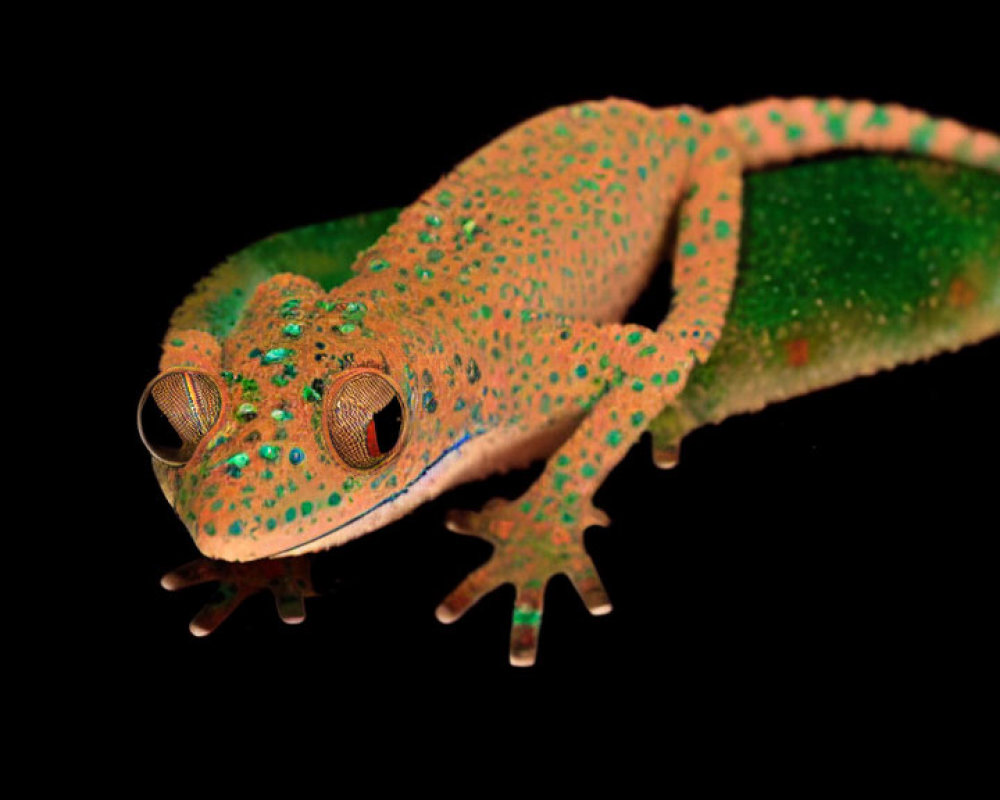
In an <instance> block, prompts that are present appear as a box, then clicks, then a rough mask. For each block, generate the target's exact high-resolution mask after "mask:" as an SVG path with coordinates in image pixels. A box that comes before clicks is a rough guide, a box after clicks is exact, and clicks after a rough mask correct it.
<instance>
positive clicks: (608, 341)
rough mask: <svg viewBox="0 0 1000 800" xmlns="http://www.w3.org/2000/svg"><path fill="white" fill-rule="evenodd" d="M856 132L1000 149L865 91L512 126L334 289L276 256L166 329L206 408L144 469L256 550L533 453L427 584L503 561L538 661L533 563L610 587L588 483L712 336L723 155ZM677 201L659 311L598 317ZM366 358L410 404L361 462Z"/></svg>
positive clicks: (722, 220) (636, 108) (217, 538)
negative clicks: (652, 323)
mask: <svg viewBox="0 0 1000 800" xmlns="http://www.w3.org/2000/svg"><path fill="white" fill-rule="evenodd" d="M857 147H861V148H867V149H891V150H896V149H909V150H911V151H915V152H920V153H924V154H928V155H933V156H938V157H943V158H951V159H954V160H958V161H961V162H963V163H969V164H974V165H978V166H983V167H986V168H990V169H993V170H1000V161H998V159H1000V142H998V140H997V138H996V137H995V136H992V135H991V134H986V133H981V132H974V131H971V130H968V129H967V128H965V127H964V126H961V125H960V124H959V123H955V122H952V121H948V120H945V121H936V120H930V119H929V118H928V117H926V115H923V114H921V113H920V112H914V111H910V110H907V109H903V108H901V107H897V106H886V107H877V106H874V105H873V104H870V103H864V102H860V103H845V102H844V101H840V100H829V101H816V100H808V99H800V100H793V101H784V100H767V101H762V102H760V103H755V104H752V105H750V106H747V107H744V108H729V109H723V110H721V111H718V112H715V113H714V114H706V113H704V112H701V111H699V110H697V109H693V108H688V107H680V108H666V109H656V110H654V109H650V108H647V107H645V106H642V105H639V104H637V103H633V102H631V101H626V100H618V99H609V100H606V101H603V102H600V103H591V104H586V105H575V106H568V107H561V108H556V109H553V110H551V111H549V112H546V113H545V114H542V115H540V116H538V117H535V118H533V119H531V120H529V121H527V122H525V123H523V124H521V125H518V126H517V127H515V128H513V129H511V130H510V131H508V132H507V133H505V134H504V135H502V136H501V137H499V138H498V139H496V140H494V141H493V142H491V143H490V144H488V145H486V146H485V147H484V148H482V149H481V150H480V151H478V152H477V153H475V154H473V155H472V156H471V157H469V158H468V159H466V160H465V161H464V162H462V163H461V164H459V165H458V167H456V169H455V170H454V171H453V172H452V173H450V174H449V175H448V176H446V177H445V178H443V179H442V180H441V181H440V182H439V183H438V184H437V185H436V186H434V187H433V188H431V189H430V190H429V191H428V192H426V193H425V194H424V195H423V196H422V197H421V198H419V199H418V200H417V201H416V202H415V203H414V204H413V205H411V206H410V207H409V208H407V209H406V210H405V211H404V212H403V213H402V214H401V216H400V217H399V220H398V221H397V222H396V223H395V224H394V225H393V226H392V227H391V228H390V229H389V230H388V231H387V232H386V234H385V235H384V236H383V237H382V238H381V239H380V240H379V241H378V242H376V243H375V245H374V246H373V247H372V248H370V249H369V250H368V251H367V252H365V253H362V254H361V255H360V256H359V258H358V260H357V262H356V264H355V270H356V272H357V275H356V277H355V278H353V279H351V280H349V281H348V282H346V283H344V284H342V285H340V286H338V287H336V288H335V289H334V290H333V291H332V292H329V293H327V292H325V291H324V290H323V289H322V288H321V287H320V286H318V285H317V284H315V283H314V282H312V281H311V280H308V279H306V278H304V277H302V276H297V275H291V274H285V275H279V276H276V277H274V278H272V279H270V280H267V281H265V282H264V283H261V284H260V285H259V286H258V287H257V290H256V294H255V295H254V297H253V299H252V301H251V302H250V304H249V306H248V307H247V308H246V310H245V311H244V313H243V316H242V318H241V319H240V321H239V323H238V324H237V325H236V327H235V328H234V329H233V331H232V332H231V334H230V335H229V336H228V337H227V338H226V339H225V341H221V342H218V341H215V340H214V339H213V338H212V337H211V336H209V335H208V334H206V333H204V332H200V331H190V330H171V331H170V332H168V334H167V337H166V343H165V345H164V355H163V359H162V361H161V365H160V366H161V371H170V370H192V369H193V370H196V371H200V372H204V373H205V374H207V375H208V376H210V377H212V379H213V380H215V381H216V382H217V384H218V387H219V394H220V398H221V404H222V408H221V411H220V412H219V415H218V419H217V421H215V422H214V425H213V427H212V428H211V430H209V431H208V432H207V433H206V435H205V436H204V438H203V439H202V440H201V441H200V442H199V443H198V446H197V448H196V449H195V451H194V453H193V455H192V456H191V457H190V459H189V460H188V461H187V462H186V463H185V464H183V465H182V466H165V465H163V464H157V472H158V475H159V477H160V480H161V485H162V486H163V487H164V491H165V493H166V494H167V496H168V498H170V499H171V500H172V501H173V502H174V504H175V507H176V510H177V511H178V514H179V515H180V516H181V519H182V520H184V522H185V524H186V525H187V526H188V528H189V530H190V532H191V534H192V536H193V538H194V540H195V542H196V544H197V545H198V547H199V549H200V550H201V551H202V553H204V554H205V555H206V556H209V557H211V558H215V559H223V560H226V561H253V560H255V559H262V558H269V557H279V556H290V555H297V554H301V553H306V552H311V551H315V550H321V549H325V548H328V547H330V546H333V545H336V544H339V543H341V542H344V541H346V540H348V539H350V538H354V537H356V536H359V535H362V534H364V533H367V532H369V531H372V530H376V529H377V528H380V527H382V526H383V525H385V524H387V523H388V522H390V521H392V520H394V519H396V518H398V517H400V516H402V515H403V514H405V513H406V512H407V511H408V510H410V509H411V508H413V507H415V506H416V505H419V504H422V503H423V502H426V501H427V500H429V499H431V498H433V497H435V496H437V495H438V494H439V493H441V492H442V491H444V490H445V489H447V488H450V487H451V486H454V485H455V484H457V483H460V482H463V481H467V480H471V479H474V478H477V477H481V476H483V475H486V474H489V473H490V472H494V471H497V470H499V469H503V468H505V467H508V466H511V465H513V464H520V463H525V462H526V461H527V460H529V459H530V458H531V457H532V456H539V455H548V456H549V459H548V461H547V464H546V468H545V470H544V472H543V473H542V475H541V476H540V477H539V479H538V481H537V482H536V483H535V484H534V485H533V486H532V487H531V488H530V489H529V490H528V491H527V492H526V493H525V495H523V496H522V497H520V498H518V499H517V500H515V501H494V502H493V503H491V504H488V506H487V507H486V508H485V509H484V510H483V511H482V512H480V513H478V514H473V513H468V512H465V513H457V514H453V515H452V516H451V517H450V518H449V527H450V528H452V529H453V530H456V531H458V532H463V533H471V534H474V535H477V536H481V537H483V538H486V539H487V540H489V541H491V542H492V543H493V544H494V545H495V548H496V549H495V552H494V554H493V556H492V558H491V559H490V561H489V562H488V563H487V564H486V565H484V566H483V567H481V568H480V569H479V570H477V571H475V572H474V573H473V574H472V575H470V576H469V577H468V578H467V579H466V580H465V581H463V583H462V584H461V585H460V586H459V587H458V588H457V589H456V590H455V591H454V592H452V593H451V594H450V595H449V596H448V597H447V598H446V599H445V601H444V602H443V603H442V605H441V606H440V608H439V609H438V617H439V619H441V620H442V621H446V622H447V621H451V620H453V619H456V618H457V617H459V616H460V615H461V614H462V613H464V611H465V610H466V609H467V608H469V607H470V606H471V605H472V604H473V603H475V602H476V601H477V600H478V599H479V598H480V597H481V596H482V595H483V594H485V593H487V592H489V591H492V589H494V588H496V587H497V586H499V585H501V584H503V583H507V582H512V583H514V584H515V586H516V587H517V599H516V604H515V610H514V624H513V628H512V633H511V661H512V663H514V664H530V663H533V662H534V660H535V657H536V651H537V644H538V632H539V629H540V625H541V614H542V600H543V595H544V591H545V586H546V583H547V581H548V579H549V578H550V577H551V576H553V575H555V574H559V573H564V574H567V575H568V576H569V577H570V579H571V581H572V582H573V583H574V585H575V586H576V587H577V589H578V590H579V592H580V595H581V597H582V598H583V600H584V602H585V604H586V605H587V607H588V608H589V609H590V610H591V611H592V612H593V613H595V614H599V613H606V612H607V611H609V610H610V608H611V606H610V602H609V601H608V598H607V594H606V593H605V591H604V588H603V586H602V585H601V582H600V579H599V578H598V576H597V573H596V571H595V570H594V567H593V564H592V563H591V561H590V558H589V556H588V555H587V553H586V551H585V549H584V546H583V533H584V531H585V530H586V528H587V527H589V526H590V525H595V524H606V523H607V519H606V517H605V516H604V514H603V512H601V511H599V510H598V509H596V508H594V507H593V505H592V503H591V498H592V497H593V495H594V492H595V491H596V490H597V489H598V487H599V486H600V485H601V483H602V482H603V480H604V478H605V477H606V476H607V474H608V473H609V472H610V471H611V470H612V469H613V468H614V466H615V465H616V464H617V463H618V462H619V461H620V460H621V458H622V457H623V456H624V455H625V454H626V452H627V451H628V449H629V447H630V446H631V445H632V444H633V443H634V442H635V441H636V440H637V439H638V437H639V436H640V435H641V434H642V433H643V432H644V431H645V429H646V426H647V424H648V422H649V421H650V420H652V419H653V418H654V417H656V415H657V414H659V413H660V412H661V411H662V410H663V409H664V408H665V407H667V406H669V405H670V404H671V403H673V401H674V400H675V398H676V397H677V396H678V394H679V393H680V391H681V390H682V389H683V387H684V385H685V380H686V377H687V375H688V373H689V372H690V370H691V368H692V367H693V366H694V365H695V364H696V363H697V362H699V361H704V360H705V359H707V358H708V357H709V355H710V353H711V350H712V346H713V344H714V342H715V341H716V340H717V339H718V338H719V336H720V335H721V332H722V329H723V326H724V324H725V315H726V309H727V307H728V304H729V299H730V295H731V292H732V286H733V281H734V279H735V275H736V266H737V261H738V255H739V230H740V219H741V213H742V210H741V175H742V172H743V171H744V169H746V168H747V167H749V166H752V167H758V166H762V165H766V164H770V163H775V162H780V161H786V160H789V159H791V158H795V157H798V156H803V155H811V154H815V153H819V152H823V151H827V150H831V149H839V148H857ZM674 214H677V215H678V235H677V243H676V251H675V253H674V265H675V266H674V288H675V297H674V299H673V303H672V306H671V310H670V313H669V315H668V316H667V318H666V319H665V320H664V321H663V323H662V324H661V325H660V326H659V327H658V328H657V329H656V330H651V329H647V328H643V327H640V326H637V325H623V324H617V322H618V321H619V320H621V319H622V318H623V316H624V314H625V313H626V311H627V309H628V308H629V306H630V305H631V304H632V303H633V302H634V300H635V299H636V298H637V297H638V295H639V294H640V293H641V292H642V290H643V288H644V286H645V285H646V283H647V281H648V280H649V278H650V276H651V274H652V272H653V270H654V269H655V268H656V265H657V263H658V261H659V260H660V258H661V257H662V255H663V249H664V247H665V245H666V241H665V240H666V235H667V231H668V223H669V222H670V220H671V218H672V217H673V216H674ZM798 356H801V354H798ZM791 357H797V356H796V353H792V354H791ZM362 369H363V370H369V371H372V372H374V373H375V374H378V375H384V376H385V379H386V380H387V381H388V383H389V384H391V385H392V386H393V387H394V390H395V391H397V392H398V396H399V400H400V403H401V406H402V409H403V415H402V425H401V429H400V431H399V437H398V442H397V443H396V444H395V445H394V447H392V448H391V450H389V451H388V457H387V458H385V460H383V461H380V462H379V463H377V464H376V465H374V466H371V467H366V468H363V469H359V468H357V467H352V466H351V465H350V464H348V463H346V462H345V460H344V458H342V457H341V456H340V455H339V454H338V451H337V450H336V448H335V446H334V444H335V443H334V438H335V437H336V436H337V435H338V433H337V429H336V427H335V426H334V428H333V429H332V430H333V432H332V433H331V425H332V423H331V419H333V414H334V410H333V405H334V404H335V402H336V399H335V398H336V397H338V396H339V395H338V394H337V392H338V387H340V386H342V385H344V384H343V382H344V381H346V380H347V379H348V378H350V377H351V376H352V375H355V374H357V373H358V370H362ZM223 374H225V378H222V377H220V375H223ZM375 411H377V409H373V410H372V413H374V412H375ZM368 435H369V445H370V447H376V445H377V443H376V442H375V440H374V439H372V438H371V436H372V433H371V431H368ZM227 574H228V576H229V578H230V579H231V580H232V579H233V578H232V571H230V572H229V573H227ZM253 574H254V573H253V568H252V567H249V568H248V569H247V575H248V576H251V575H253ZM168 577H169V576H168ZM248 580H249V578H248ZM169 582H171V583H175V584H176V583H178V582H179V580H178V579H177V578H176V577H175V578H174V580H172V581H169ZM259 583H260V582H259V580H258V584H259ZM236 602H237V603H238V600H237V601H236ZM233 607H235V604H231V605H230V607H228V610H227V612H226V613H228V611H231V610H232V608H233ZM222 616H223V617H224V614H223V615H222ZM293 616H294V615H293ZM298 618H299V619H300V618H301V617H298ZM218 621H221V619H219V620H218ZM215 624H218V623H217V622H216V623H215ZM202 627H204V626H202ZM206 632H207V631H206Z"/></svg>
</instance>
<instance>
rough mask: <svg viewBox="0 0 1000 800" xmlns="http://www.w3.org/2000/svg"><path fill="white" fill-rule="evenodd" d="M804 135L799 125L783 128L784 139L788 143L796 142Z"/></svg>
mask: <svg viewBox="0 0 1000 800" xmlns="http://www.w3.org/2000/svg"><path fill="white" fill-rule="evenodd" d="M803 133H805V130H803V128H802V126H801V125H789V126H788V127H787V128H785V138H786V139H787V140H788V141H790V142H797V141H798V140H799V139H801V138H802V134H803Z"/></svg>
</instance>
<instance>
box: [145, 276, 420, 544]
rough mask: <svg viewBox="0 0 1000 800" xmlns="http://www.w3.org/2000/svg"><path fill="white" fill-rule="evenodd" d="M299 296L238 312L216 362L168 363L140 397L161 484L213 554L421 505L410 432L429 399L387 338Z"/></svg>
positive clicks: (303, 540)
mask: <svg viewBox="0 0 1000 800" xmlns="http://www.w3.org/2000/svg"><path fill="white" fill-rule="evenodd" d="M258 293H259V292H258ZM282 297H284V300H285V301H287V299H288V298H287V297H286V296H284V295H282ZM323 297H325V295H323ZM303 305H304V303H299V304H297V305H293V306H291V308H294V309H296V310H297V312H298V313H297V314H296V315H295V316H294V317H292V318H291V319H292V320H293V321H289V319H290V318H289V316H288V315H287V310H288V308H289V306H287V304H286V303H284V302H283V303H281V304H278V306H277V308H278V309H280V308H285V309H286V315H285V316H282V315H281V313H280V312H279V313H277V314H276V315H275V314H269V315H266V316H265V317H264V318H263V319H262V318H260V317H257V316H250V317H248V316H247V315H244V320H243V321H242V322H241V325H240V326H239V328H238V329H237V330H234V331H233V333H232V334H231V335H230V336H229V337H228V338H227V340H226V341H225V342H224V343H223V344H222V345H221V348H220V358H219V359H218V362H217V363H216V364H215V365H214V366H212V365H211V364H206V363H204V362H202V363H199V364H192V363H189V362H185V363H182V364H179V365H178V364H175V365H171V366H168V367H167V368H166V369H164V370H163V371H162V372H161V373H160V374H159V375H158V376H157V377H156V378H154V379H153V380H152V381H151V382H150V384H149V385H148V386H147V388H146V391H145V392H144V394H143V396H142V400H141V402H140V406H139V427H140V433H141V435H142V438H143V441H144V443H145V444H146V446H147V448H148V449H149V452H150V454H151V455H152V457H153V463H154V470H155V471H156V474H157V477H158V478H159V480H160V485H161V487H162V488H163V490H164V493H165V494H166V496H167V498H168V500H170V501H171V502H172V504H173V506H174V508H175V510H176V512H177V514H178V515H179V516H180V518H181V520H182V521H183V522H184V524H185V525H186V526H187V528H188V530H189V531H190V533H191V536H192V537H193V539H194V541H195V543H196V544H197V546H198V548H199V550H201V552H202V553H203V554H204V555H206V556H208V557H210V558H218V559H224V560H228V561H249V560H253V559H258V558H264V557H269V556H276V555H283V554H290V553H292V552H300V551H304V550H306V549H322V548H325V547H328V546H331V545H335V544H339V543H341V542H344V541H346V540H348V539H351V538H355V537H356V536H360V535H361V534H363V533H367V532H369V531H372V530H375V529H377V528H380V527H383V526H384V525H385V524H387V523H388V522H390V521H392V520H393V519H396V518H397V517H399V516H402V514H403V513H405V511H407V510H408V509H409V508H410V507H412V506H413V505H416V504H417V503H418V502H420V498H419V494H420V493H419V491H414V487H415V484H416V483H417V481H418V479H419V478H420V477H421V475H422V474H423V473H424V472H425V471H426V470H427V467H428V458H427V449H426V448H424V447H418V446H416V442H418V441H419V431H420V429H421V427H424V428H427V427H429V426H428V425H427V424H426V422H424V423H423V424H422V422H421V418H424V419H426V417H427V415H428V408H429V407H430V410H431V413H432V412H433V410H434V406H433V404H428V403H427V402H421V401H419V400H417V397H418V388H419V387H418V386H417V385H416V376H415V374H414V373H413V372H412V371H411V369H410V368H409V367H408V366H407V362H406V360H405V358H404V356H403V354H402V353H401V352H399V351H398V349H397V347H396V346H395V344H394V341H395V340H394V339H393V337H381V336H379V335H378V334H377V333H376V332H374V331H372V332H371V333H370V335H368V336H362V335H354V334H360V331H361V330H362V326H361V325H359V324H357V322H360V320H358V321H357V322H356V323H353V324H351V325H350V327H349V328H348V330H347V331H346V332H344V331H343V330H339V329H338V330H334V329H333V327H332V326H331V321H333V320H341V319H342V314H341V313H339V311H341V310H342V309H341V306H342V305H343V304H339V303H337V302H336V301H329V302H327V301H326V300H324V301H323V302H322V304H321V305H319V306H316V305H315V304H311V305H313V306H314V308H315V311H314V312H310V313H307V312H306V310H305V309H304V308H303ZM353 312H354V313H355V314H356V312H357V309H356V308H355V309H353ZM255 320H256V321H255ZM337 326H338V327H339V328H341V329H342V328H344V327H348V326H347V325H345V324H344V323H342V322H339V321H338V322H337ZM426 394H427V393H426V392H425V393H424V395H423V398H422V399H424V400H425V399H426Z"/></svg>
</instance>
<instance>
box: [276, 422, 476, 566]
mask: <svg viewBox="0 0 1000 800" xmlns="http://www.w3.org/2000/svg"><path fill="white" fill-rule="evenodd" d="M484 432H485V431H480V432H477V433H475V434H470V433H466V434H465V436H463V437H462V438H461V439H459V440H458V441H457V442H455V444H453V445H452V446H451V447H449V448H448V449H447V450H445V451H444V452H443V453H441V455H439V456H438V457H437V458H436V459H434V461H432V462H431V463H430V464H428V465H427V466H426V467H424V469H423V470H422V471H421V473H420V474H419V475H418V476H417V477H416V478H414V479H413V480H412V481H410V482H409V483H408V484H406V486H404V487H403V488H402V489H400V490H399V491H397V492H393V493H392V494H391V495H389V496H388V497H386V498H385V499H384V500H380V501H379V502H378V503H376V504H375V505H373V506H372V507H371V508H369V509H368V510H367V511H363V512H362V513H360V514H358V515H357V516H356V517H352V518H351V519H349V520H347V522H343V523H341V524H340V525H338V526H337V527H336V528H331V529H330V530H328V531H326V532H325V533H321V534H320V535H319V536H314V537H313V538H312V539H309V540H307V541H305V542H300V543H299V544H296V545H293V546H292V547H286V548H285V549H283V550H276V551H275V552H273V553H269V554H267V555H265V556H264V557H265V558H272V557H274V556H280V555H283V554H285V553H289V552H291V551H293V550H299V549H301V548H303V547H305V546H307V545H311V544H315V543H316V542H318V541H320V540H322V539H325V538H326V537H327V536H332V535H333V534H335V533H336V532H337V531H340V530H343V529H344V528H346V527H348V526H350V525H353V524H354V523H356V522H358V521H360V520H362V519H364V518H365V517H367V516H368V515H369V514H371V513H372V512H373V511H376V510H377V509H379V508H382V507H383V506H385V505H388V504H389V503H392V502H393V501H395V500H397V499H399V498H400V497H402V496H403V495H404V494H406V493H407V492H408V491H410V489H412V488H413V487H414V486H416V485H417V484H418V483H419V482H420V481H421V480H422V479H423V477H424V476H425V475H426V474H427V473H428V472H430V471H431V470H432V469H434V467H436V466H437V465H438V464H440V463H441V462H442V461H443V460H444V459H446V458H447V457H448V456H449V455H451V454H452V453H454V452H456V451H458V449H459V448H460V447H461V446H462V445H464V444H465V443H466V442H468V441H471V440H472V439H474V438H475V437H477V436H480V435H481V434H482V433H484Z"/></svg>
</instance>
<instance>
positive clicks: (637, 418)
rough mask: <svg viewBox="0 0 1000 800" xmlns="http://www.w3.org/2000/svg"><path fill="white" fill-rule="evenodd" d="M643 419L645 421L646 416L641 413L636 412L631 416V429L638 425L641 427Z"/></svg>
mask: <svg viewBox="0 0 1000 800" xmlns="http://www.w3.org/2000/svg"><path fill="white" fill-rule="evenodd" d="M644 419H646V415H645V414H643V413H642V412H641V411H636V412H635V413H634V414H633V415H632V427H633V428H638V427H639V426H640V425H642V421H643V420H644Z"/></svg>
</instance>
